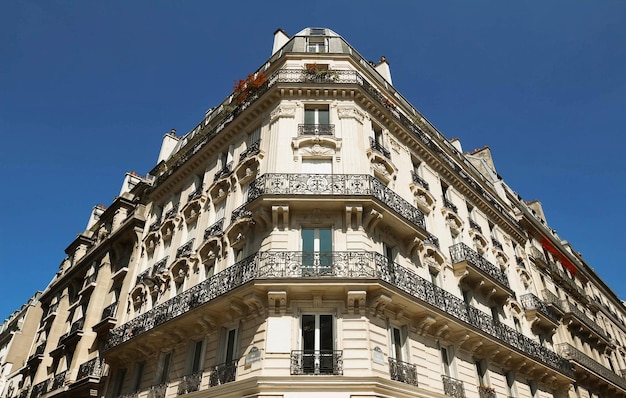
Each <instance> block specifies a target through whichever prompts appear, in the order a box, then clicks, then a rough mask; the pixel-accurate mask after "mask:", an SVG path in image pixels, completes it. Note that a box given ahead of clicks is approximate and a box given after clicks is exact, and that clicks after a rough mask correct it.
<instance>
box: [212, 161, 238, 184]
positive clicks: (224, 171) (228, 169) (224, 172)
mask: <svg viewBox="0 0 626 398" xmlns="http://www.w3.org/2000/svg"><path fill="white" fill-rule="evenodd" d="M232 171H233V162H229V163H227V164H226V165H224V167H222V168H221V169H219V170H218V171H217V173H215V177H213V182H215V181H218V180H220V179H221V178H224V177H227V176H229V175H230V173H232Z"/></svg>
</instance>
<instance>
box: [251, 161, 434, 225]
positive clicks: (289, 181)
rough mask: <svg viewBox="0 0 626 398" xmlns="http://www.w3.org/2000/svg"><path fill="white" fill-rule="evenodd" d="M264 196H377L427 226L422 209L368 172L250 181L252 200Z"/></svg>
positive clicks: (275, 176)
mask: <svg viewBox="0 0 626 398" xmlns="http://www.w3.org/2000/svg"><path fill="white" fill-rule="evenodd" d="M262 195H337V196H345V195H351V196H361V195H362V196H373V197H374V198H376V199H378V200H380V201H381V202H382V203H383V204H384V205H386V206H388V207H389V208H391V209H392V210H393V211H394V212H395V213H397V214H398V215H400V216H401V217H402V218H404V219H406V220H407V221H409V222H410V223H412V224H415V225H416V226H418V227H420V228H422V229H424V230H425V229H426V225H425V223H424V213H422V211H421V210H420V209H418V208H417V207H415V206H413V205H412V204H411V203H409V202H408V201H406V200H404V199H403V198H402V197H401V196H400V195H398V194H397V193H395V192H393V191H392V190H391V189H389V188H388V187H387V186H386V185H385V184H383V183H382V182H381V181H380V180H378V179H377V178H375V177H373V176H371V175H368V174H287V173H285V174H278V173H276V174H274V173H272V174H264V175H262V176H260V177H259V178H257V179H256V180H254V181H253V182H252V183H251V184H250V190H249V191H248V200H250V201H252V200H254V199H256V198H258V197H259V196H262Z"/></svg>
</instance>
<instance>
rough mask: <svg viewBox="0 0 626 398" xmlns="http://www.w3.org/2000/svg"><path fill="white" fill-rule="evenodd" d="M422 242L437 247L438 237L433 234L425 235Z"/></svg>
mask: <svg viewBox="0 0 626 398" xmlns="http://www.w3.org/2000/svg"><path fill="white" fill-rule="evenodd" d="M424 243H430V244H431V245H433V246H435V247H436V248H439V238H437V237H436V236H435V235H430V236H427V237H426V238H425V239H424Z"/></svg>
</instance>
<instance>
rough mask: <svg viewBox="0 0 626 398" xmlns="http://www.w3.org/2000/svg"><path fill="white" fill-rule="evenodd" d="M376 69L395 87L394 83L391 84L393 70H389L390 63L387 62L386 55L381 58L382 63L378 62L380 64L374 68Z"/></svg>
mask: <svg viewBox="0 0 626 398" xmlns="http://www.w3.org/2000/svg"><path fill="white" fill-rule="evenodd" d="M374 69H376V71H377V72H378V73H380V75H381V76H382V77H383V78H385V80H387V82H388V83H389V84H391V85H393V83H392V82H391V70H390V69H389V62H387V58H385V56H384V55H383V56H382V57H380V61H379V62H378V64H376V66H374Z"/></svg>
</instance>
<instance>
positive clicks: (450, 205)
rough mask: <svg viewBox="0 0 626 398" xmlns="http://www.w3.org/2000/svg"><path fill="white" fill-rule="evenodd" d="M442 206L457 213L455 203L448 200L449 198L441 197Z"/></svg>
mask: <svg viewBox="0 0 626 398" xmlns="http://www.w3.org/2000/svg"><path fill="white" fill-rule="evenodd" d="M443 207H445V208H446V209H450V210H452V211H453V212H454V213H458V212H459V209H457V207H456V205H455V204H454V203H452V202H451V201H450V199H448V198H446V197H445V196H444V197H443Z"/></svg>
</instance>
